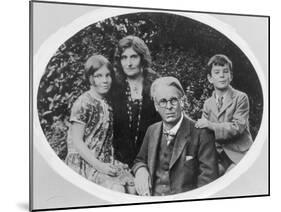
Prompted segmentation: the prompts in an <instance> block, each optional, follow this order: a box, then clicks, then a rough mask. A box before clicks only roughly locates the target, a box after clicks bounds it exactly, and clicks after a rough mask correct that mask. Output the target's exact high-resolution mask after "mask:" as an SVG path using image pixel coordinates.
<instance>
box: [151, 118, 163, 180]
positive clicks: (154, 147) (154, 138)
mask: <svg viewBox="0 0 281 212" xmlns="http://www.w3.org/2000/svg"><path fill="white" fill-rule="evenodd" d="M161 133H162V122H158V123H157V125H156V127H155V130H154V131H153V133H152V135H151V139H150V142H149V145H148V164H147V165H148V168H149V170H150V171H151V175H154V170H155V165H156V163H155V161H156V159H157V158H156V157H157V151H158V150H159V149H158V146H159V142H160V135H161ZM151 177H152V179H153V176H151Z"/></svg>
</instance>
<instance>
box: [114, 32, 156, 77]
mask: <svg viewBox="0 0 281 212" xmlns="http://www.w3.org/2000/svg"><path fill="white" fill-rule="evenodd" d="M128 48H133V50H134V51H135V52H136V53H138V54H139V56H140V58H141V67H142V68H143V74H144V75H146V74H147V71H148V69H150V66H151V55H150V51H149V49H148V47H147V45H146V44H145V42H144V41H143V40H142V39H140V38H139V37H136V36H133V35H129V36H126V37H124V38H122V39H121V40H120V41H119V43H118V46H117V49H116V52H115V63H116V66H117V72H118V74H119V75H121V76H122V77H123V78H124V77H126V75H125V73H124V71H123V68H122V65H121V55H122V53H123V52H124V51H125V50H126V49H128Z"/></svg>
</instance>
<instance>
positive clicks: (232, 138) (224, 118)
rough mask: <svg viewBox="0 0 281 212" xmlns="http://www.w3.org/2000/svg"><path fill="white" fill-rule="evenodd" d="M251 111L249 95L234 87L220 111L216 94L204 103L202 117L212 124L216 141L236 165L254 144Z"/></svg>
mask: <svg viewBox="0 0 281 212" xmlns="http://www.w3.org/2000/svg"><path fill="white" fill-rule="evenodd" d="M249 110H250V109H249V100H248V96H247V94H245V93H243V92H241V91H238V90H236V89H234V88H232V87H230V88H229V90H228V92H227V93H226V95H225V98H224V100H223V106H222V108H221V110H220V111H218V107H217V104H216V98H215V93H213V95H212V96H211V97H210V98H209V99H207V100H206V101H205V103H204V108H203V114H202V117H204V118H206V119H208V120H209V121H211V122H212V125H213V128H214V133H215V138H216V141H217V142H218V143H220V144H221V145H222V148H223V149H224V151H225V153H226V154H227V155H228V157H229V158H230V159H231V160H232V161H233V162H234V163H235V164H237V163H238V162H239V161H240V160H241V158H242V157H243V156H244V154H245V153H246V152H247V150H248V149H249V148H250V146H251V145H252V143H253V140H252V136H251V134H250V130H249V120H248V119H249Z"/></svg>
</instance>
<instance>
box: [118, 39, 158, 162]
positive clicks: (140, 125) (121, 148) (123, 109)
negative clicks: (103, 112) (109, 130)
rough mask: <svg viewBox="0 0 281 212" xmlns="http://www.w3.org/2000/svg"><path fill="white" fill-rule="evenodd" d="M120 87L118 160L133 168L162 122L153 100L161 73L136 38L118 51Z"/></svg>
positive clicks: (145, 46) (123, 44) (123, 42)
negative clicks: (154, 127)
mask: <svg viewBox="0 0 281 212" xmlns="http://www.w3.org/2000/svg"><path fill="white" fill-rule="evenodd" d="M115 56H116V57H115V61H116V65H117V88H116V89H114V95H113V113H114V147H115V155H116V158H117V159H118V160H120V161H121V162H123V163H126V164H128V165H129V166H130V167H131V166H132V164H133V161H134V159H135V157H136V155H137V153H138V152H139V150H140V147H141V145H142V141H143V137H144V135H145V132H146V130H147V128H148V126H150V125H151V124H153V123H155V122H157V121H159V120H160V117H159V115H158V113H157V112H156V111H155V108H154V104H153V101H152V99H151V97H150V86H151V84H152V82H153V81H154V80H155V79H156V78H157V74H156V73H155V72H153V71H152V70H151V68H150V66H151V56H150V52H149V49H148V47H147V45H146V44H145V43H144V41H143V40H142V39H140V38H138V37H136V36H127V37H125V38H123V39H121V40H120V41H119V43H118V47H117V50H116V55H115Z"/></svg>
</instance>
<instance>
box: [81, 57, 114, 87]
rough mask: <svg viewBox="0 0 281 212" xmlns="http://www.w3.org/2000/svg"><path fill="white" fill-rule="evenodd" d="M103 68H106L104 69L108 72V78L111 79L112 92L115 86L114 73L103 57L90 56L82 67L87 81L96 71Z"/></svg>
mask: <svg viewBox="0 0 281 212" xmlns="http://www.w3.org/2000/svg"><path fill="white" fill-rule="evenodd" d="M103 66H106V68H107V69H108V70H109V71H110V76H111V79H112V83H111V89H110V90H112V88H113V87H114V84H115V73H114V70H113V66H112V64H111V63H110V62H109V61H108V59H106V58H105V57H104V56H103V55H92V56H91V57H89V58H88V60H87V61H86V63H85V65H84V68H85V76H86V79H87V80H88V81H89V79H90V76H92V75H93V74H94V73H95V72H96V71H97V70H99V69H100V68H101V67H103Z"/></svg>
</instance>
